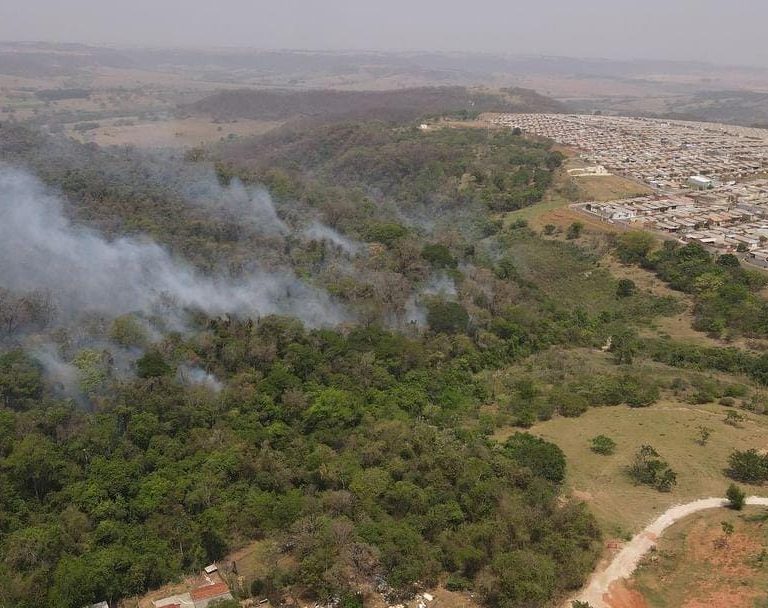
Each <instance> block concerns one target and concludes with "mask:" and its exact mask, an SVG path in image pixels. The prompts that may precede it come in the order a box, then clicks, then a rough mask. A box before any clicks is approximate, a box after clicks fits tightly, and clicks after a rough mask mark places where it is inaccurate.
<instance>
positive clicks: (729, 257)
mask: <svg viewBox="0 0 768 608" xmlns="http://www.w3.org/2000/svg"><path fill="white" fill-rule="evenodd" d="M717 264H718V265H719V266H724V267H726V268H739V267H740V266H741V262H739V258H737V257H736V256H735V255H733V254H732V253H724V254H723V255H720V256H718V257H717Z"/></svg>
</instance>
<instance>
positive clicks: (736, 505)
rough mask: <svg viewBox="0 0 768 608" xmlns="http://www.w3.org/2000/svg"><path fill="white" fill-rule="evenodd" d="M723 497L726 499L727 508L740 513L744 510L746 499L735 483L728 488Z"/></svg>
mask: <svg viewBox="0 0 768 608" xmlns="http://www.w3.org/2000/svg"><path fill="white" fill-rule="evenodd" d="M725 497H726V498H727V499H728V506H729V507H730V508H731V509H733V510H735V511H741V510H742V509H743V508H744V501H745V500H746V498H747V495H746V493H745V492H744V490H742V489H741V488H740V487H739V486H737V485H736V484H735V483H732V484H731V485H729V486H728V490H727V491H726V492H725Z"/></svg>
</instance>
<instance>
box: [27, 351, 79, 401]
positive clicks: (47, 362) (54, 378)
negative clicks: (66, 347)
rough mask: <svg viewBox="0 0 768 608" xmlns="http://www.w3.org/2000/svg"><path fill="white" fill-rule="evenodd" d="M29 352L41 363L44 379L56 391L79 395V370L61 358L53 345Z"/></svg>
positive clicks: (69, 395)
mask: <svg viewBox="0 0 768 608" xmlns="http://www.w3.org/2000/svg"><path fill="white" fill-rule="evenodd" d="M30 354H31V355H32V357H33V358H34V359H36V360H37V361H38V363H40V365H42V367H43V371H44V373H45V378H46V380H47V381H48V383H49V384H50V385H51V386H52V387H53V388H54V390H55V391H56V392H57V393H61V394H62V395H65V396H67V397H80V385H79V382H80V371H79V370H78V369H77V368H76V367H75V366H74V365H72V364H71V363H67V362H66V361H64V360H62V358H61V357H59V355H58V353H57V352H56V350H55V348H54V347H53V346H51V345H45V346H42V347H39V348H36V349H34V350H33V351H32V352H31V353H30Z"/></svg>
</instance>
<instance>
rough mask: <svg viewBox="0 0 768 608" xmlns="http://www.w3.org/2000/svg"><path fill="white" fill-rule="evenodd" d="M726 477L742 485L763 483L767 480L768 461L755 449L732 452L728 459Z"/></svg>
mask: <svg viewBox="0 0 768 608" xmlns="http://www.w3.org/2000/svg"><path fill="white" fill-rule="evenodd" d="M728 467H729V468H728V475H729V476H730V477H731V478H733V479H735V480H736V481H742V482H744V483H755V484H756V483H763V482H764V481H765V480H766V479H768V459H767V458H766V457H765V456H764V455H763V454H760V453H759V452H758V451H757V450H756V449H754V448H752V449H750V450H744V451H742V450H734V451H733V452H732V453H731V455H730V456H729V457H728Z"/></svg>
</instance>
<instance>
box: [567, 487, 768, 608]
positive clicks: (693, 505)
mask: <svg viewBox="0 0 768 608" xmlns="http://www.w3.org/2000/svg"><path fill="white" fill-rule="evenodd" d="M727 504H728V501H727V500H725V499H724V498H702V499H701V500H694V501H693V502H689V503H687V504H684V505H676V506H674V507H670V508H669V509H667V510H666V511H665V512H664V513H663V514H662V515H660V516H659V517H658V518H657V519H656V520H655V521H654V522H653V523H651V524H650V525H648V526H646V527H645V528H644V529H643V530H642V531H641V532H640V533H638V534H636V535H635V536H634V537H633V538H632V540H631V541H629V542H628V543H627V544H626V545H625V546H624V548H622V549H621V551H619V552H618V553H617V554H616V556H615V557H614V558H613V560H612V561H611V563H609V564H608V565H607V566H606V567H605V568H603V569H602V570H600V571H598V572H595V573H594V574H593V575H592V576H591V577H590V579H589V582H588V583H587V586H586V587H584V588H583V589H582V590H581V591H579V593H578V594H576V595H574V596H573V597H571V598H570V599H569V600H568V601H567V602H566V603H565V604H564V608H566V607H567V608H570V607H571V602H572V601H573V600H581V601H584V602H589V604H590V606H592V608H610V605H609V604H608V603H607V602H606V599H605V598H606V597H607V596H608V592H609V590H610V587H611V585H612V584H613V583H615V582H617V581H620V580H621V579H625V578H627V577H628V576H629V575H631V574H632V572H634V570H635V568H636V567H637V564H638V562H639V561H640V558H642V557H643V555H645V554H646V553H647V552H648V551H649V550H650V548H651V547H653V546H654V545H655V544H656V539H657V538H658V537H659V536H660V535H661V533H662V532H664V530H666V529H667V528H669V526H671V525H672V524H674V523H675V522H676V521H678V520H680V519H682V518H684V517H686V516H688V515H691V514H693V513H696V512H698V511H704V510H705V509H716V508H718V507H725V506H727ZM746 504H748V505H764V506H768V498H764V497H762V496H750V497H749V498H747V501H746Z"/></svg>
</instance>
